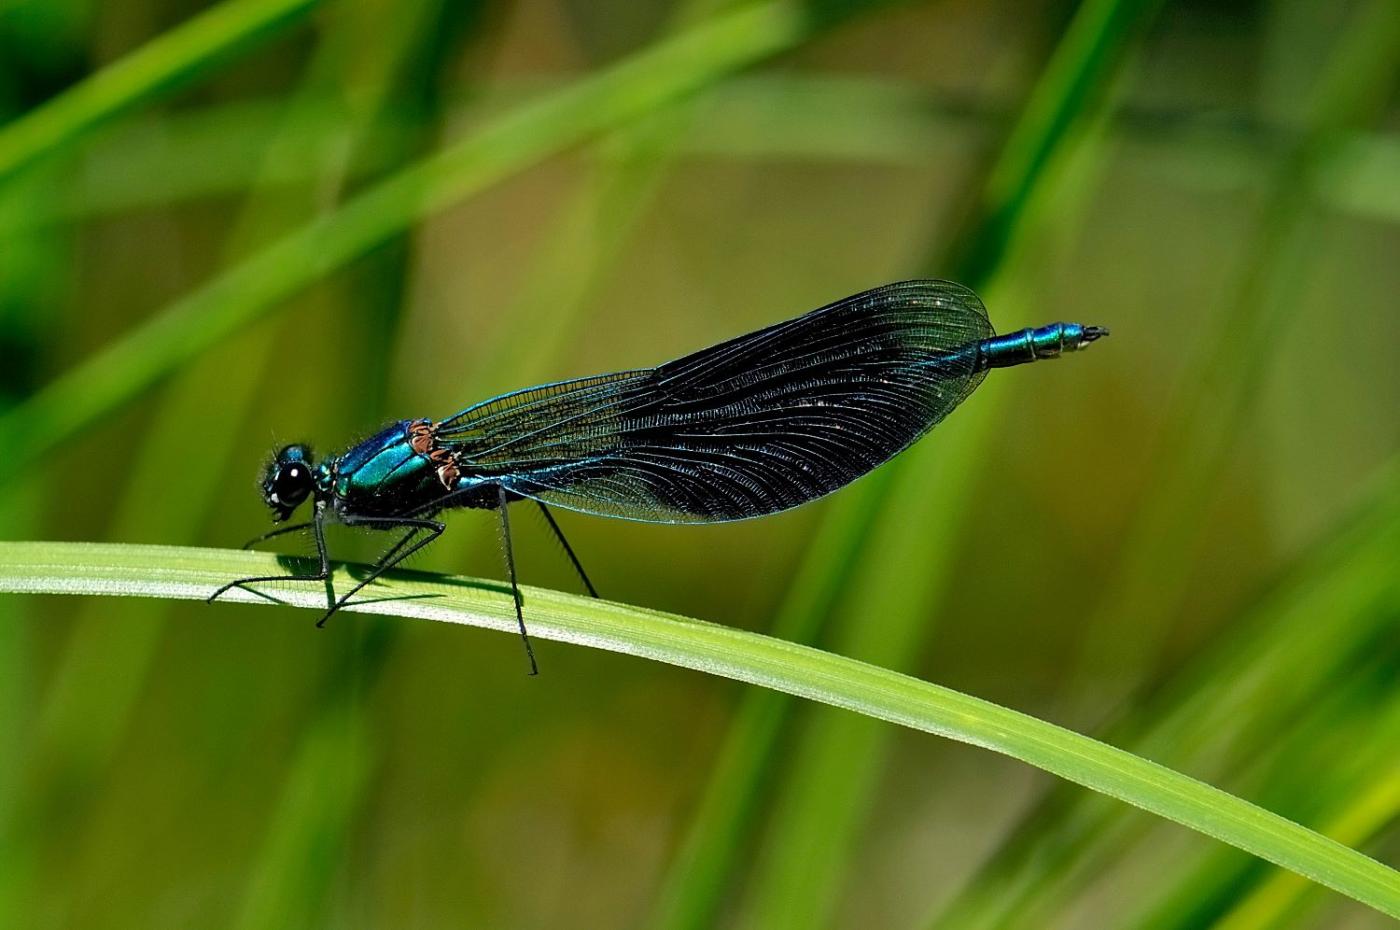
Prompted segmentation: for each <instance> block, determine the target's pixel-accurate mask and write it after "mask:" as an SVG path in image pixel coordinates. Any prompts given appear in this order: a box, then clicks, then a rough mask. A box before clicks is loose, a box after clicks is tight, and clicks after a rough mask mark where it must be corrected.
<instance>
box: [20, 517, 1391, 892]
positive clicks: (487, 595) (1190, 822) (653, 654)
mask: <svg viewBox="0 0 1400 930" xmlns="http://www.w3.org/2000/svg"><path fill="white" fill-rule="evenodd" d="M279 564H280V563H279V561H278V559H277V558H276V557H274V556H271V555H268V554H264V553H257V552H246V551H233V550H223V549H193V548H179V547H170V546H131V545H103V544H93V543H51V542H6V543H0V592H3V593H22V594H43V593H49V594H90V595H104V596H131V597H165V598H176V599H185V600H191V599H202V598H204V597H205V596H207V595H208V593H209V591H210V590H211V589H212V588H213V587H216V586H217V585H218V584H220V583H222V582H223V581H225V580H226V579H227V578H229V577H230V576H236V575H238V574H239V573H247V574H258V573H266V572H269V571H277V570H278V569H279ZM355 570H364V567H363V566H357V567H356V568H355ZM337 574H338V583H339V584H345V583H347V582H349V580H350V577H351V576H350V575H349V574H348V573H347V569H346V567H344V566H342V567H340V568H339V569H338V571H337ZM376 587H378V588H379V589H380V590H378V591H376V592H375V600H374V601H373V602H370V603H362V604H354V605H351V606H349V607H347V608H346V609H347V610H350V611H356V612H369V613H376V614H382V615H387V616H398V617H411V618H418V619H425V620H439V621H443V622H449V623H460V624H464V625H469V626H480V627H483V628H488V629H494V630H499V631H503V632H507V633H511V634H512V635H513V634H514V622H515V620H514V610H513V603H512V601H511V599H510V596H509V595H508V594H507V593H505V592H504V591H503V590H502V589H501V586H500V585H498V584H495V583H489V582H479V581H475V580H473V579H468V578H460V577H455V576H441V575H426V574H418V573H391V574H390V575H387V576H385V578H384V579H383V582H382V583H381V584H378V585H377V586H376ZM233 594H234V596H233V599H235V600H239V601H243V602H246V603H260V604H267V603H272V602H274V600H273V599H275V601H276V602H281V603H285V604H288V605H292V606H298V607H308V608H312V609H317V610H319V609H324V602H325V591H324V589H321V588H319V587H315V588H310V587H305V586H303V587H300V589H298V586H294V585H276V586H269V587H268V588H266V589H265V591H264V593H263V594H255V593H252V592H243V591H236V592H233ZM525 602H526V604H527V605H528V610H529V611H530V617H531V633H532V634H533V635H534V636H535V637H536V638H538V639H540V640H555V641H558V642H566V643H573V644H576V645H582V646H591V647H593V648H597V649H606V650H609V651H613V652H619V653H623V654H626V655H634V656H639V657H642V658H648V659H653V660H656V661H660V662H667V663H669V664H672V665H677V666H680V667H682V668H689V669H693V670H696V671H701V672H705V673H707V674H711V675H719V676H723V677H726V678H732V679H734V680H736V681H742V682H746V683H748V684H754V685H759V686H761V687H765V688H771V689H774V690H778V691H784V692H787V693H788V694H793V695H796V696H799V697H804V698H807V699H809V700H813V701H817V702H820V703H824V704H829V705H831V706H833V707H840V708H844V709H846V710H850V711H854V712H855V713H858V714H863V715H865V716H867V717H872V718H875V719H879V720H885V721H887V722H890V723H897V724H900V725H902V726H906V727H909V728H911V729H916V730H922V731H924V732H926V733H933V734H935V735H939V736H945V737H948V738H949V739H955V740H958V741H960V742H965V743H969V744H971V745H974V746H981V747H982V748H984V749H990V750H992V751H994V752H999V753H1002V754H1004V755H1008V756H1010V757H1012V758H1015V759H1019V760H1021V761H1023V762H1026V763H1029V764H1031V765H1034V766H1036V767H1037V768H1041V769H1044V770H1045V771H1047V772H1051V773H1053V774H1055V775H1058V776H1060V777H1061V778H1065V779H1067V780H1069V781H1072V782H1075V783H1077V784H1080V785H1083V786H1085V787H1087V788H1090V789H1092V790H1094V791H1097V792H1100V793H1102V794H1106V795H1109V796H1111V797H1115V798H1118V799H1119V800H1122V801H1127V802H1128V803H1130V804H1133V805H1135V806H1138V807H1141V808H1142V809H1144V810H1147V811H1150V812H1152V813H1155V814H1158V815H1160V816H1162V817H1165V818H1167V819H1169V820H1173V821H1176V822H1177V823H1180V824H1182V825H1183V826H1187V827H1190V828H1191V829H1193V830H1196V831H1198V832H1200V833H1204V834H1206V835H1207V836H1213V837H1215V838H1216V839H1219V840H1222V841H1223V842H1226V843H1229V844H1231V845H1233V846H1236V847H1238V848H1240V849H1243V850H1245V851H1247V852H1250V853H1253V854H1254V855H1257V856H1260V857H1261V858H1264V859H1267V860H1269V861H1270V862H1273V863H1275V864H1277V865H1281V866H1283V867H1284V868H1286V869H1289V870H1290V871H1294V872H1297V873H1298V874H1300V875H1304V876H1306V877H1308V878H1311V879H1313V880H1314V881H1317V882H1319V883H1321V884H1324V885H1327V886H1328V887H1330V888H1333V889H1334V890H1336V891H1339V892H1341V893H1342V894H1345V895H1347V896H1348V897H1351V898H1354V899H1355V900H1357V901H1360V902H1362V903H1363V904H1367V905H1369V906H1370V907H1373V908H1375V909H1376V910H1378V911H1380V912H1382V913H1384V914H1388V915H1390V916H1392V917H1400V873H1397V872H1396V871H1395V870H1393V869H1390V868H1388V867H1387V866H1385V865H1382V864H1381V863H1379V862H1377V861H1375V860H1374V859H1371V858H1369V857H1367V856H1364V855H1362V854H1361V853H1358V852H1356V851H1355V850H1351V849H1348V848H1347V847H1345V846H1342V845H1341V844H1340V843H1337V842H1335V841H1333V840H1329V839H1327V838H1326V837H1323V836H1321V835H1319V834H1317V833H1314V832H1313V831H1311V830H1308V829H1306V828H1304V827H1301V826H1299V825H1298V824H1296V823H1293V822H1291V821H1288V820H1285V819H1284V818H1282V817H1279V816H1278V815H1276V814H1271V813H1269V812H1268V811H1266V810H1263V809H1262V808H1259V807H1256V806H1254V805H1253V804H1250V803H1248V802H1247V801H1243V800H1241V799H1239V798H1236V797H1234V796H1232V795H1229V794H1227V793H1225V792H1223V791H1221V790H1219V789H1217V788H1212V787H1211V786H1209V785H1206V784H1204V783H1202V782H1198V781H1196V780H1195V779H1192V778H1188V777H1187V776H1185V775H1181V774H1179V773H1177V772H1173V771H1171V770H1170V769H1167V768H1165V767H1163V766H1160V765H1157V764H1156V763H1154V762H1150V761H1148V760H1147V759H1143V758H1140V757H1138V756H1134V755H1132V754H1131V753H1128V752H1125V751H1123V750H1121V749H1115V748H1114V747H1112V746H1109V745H1107V744H1104V743H1100V742H1098V741H1096V740H1093V739H1090V738H1089V737H1087V736H1082V735H1080V734H1078V733H1074V732H1072V731H1069V730H1066V729H1063V728H1062V727H1058V726H1055V725H1054V724H1050V723H1046V722H1045V721H1042V720H1037V719H1036V718H1034V717H1030V716H1028V715H1026V714H1022V713H1020V712H1018V711H1014V710H1010V709H1008V708H1005V707H1000V706H998V705H996V704H993V703H991V702H989V701H984V700H981V699H979V698H975V697H972V696H971V695H967V694H962V693H959V692H957V691H953V690H950V689H948V688H942V687H939V686H938V685H934V684H931V683H929V682H924V681H919V680H917V679H914V678H910V677H909V676H907V675H901V674H899V673H897V672H892V671H889V670H887V669H881V668H876V667H875V666H872V665H867V664H865V663H863V662H857V661H856V660H854V659H847V658H844V657H842V656H837V655H832V654H830V653H826V652H822V651H820V650H817V649H813V648H810V647H807V646H799V645H796V644H794V643H786V642H782V641H781V640H775V639H770V638H769V637H766V636H761V635H759V634H756V633H750V632H748V631H745V630H739V629H733V628H730V627H725V626H720V625H718V624H712V623H704V622H701V621H698V620H691V619H687V618H684V617H677V616H673V615H668V614H663V613H660V612H658V611H649V610H644V609H641V608H636V607H628V606H626V605H622V604H612V603H608V602H605V601H597V600H593V599H591V598H585V597H574V596H570V595H566V594H560V593H558V592H554V591H546V590H542V589H538V588H529V589H526V591H525Z"/></svg>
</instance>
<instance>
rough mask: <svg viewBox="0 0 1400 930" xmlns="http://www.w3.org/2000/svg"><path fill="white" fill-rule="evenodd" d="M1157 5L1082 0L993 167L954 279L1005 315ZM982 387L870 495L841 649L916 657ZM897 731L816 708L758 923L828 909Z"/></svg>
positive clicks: (940, 594) (974, 436) (969, 479)
mask: <svg viewBox="0 0 1400 930" xmlns="http://www.w3.org/2000/svg"><path fill="white" fill-rule="evenodd" d="M1156 8H1157V4H1156V3H1155V2H1143V0H1103V2H1100V0H1093V2H1089V3H1086V4H1084V5H1083V6H1082V7H1081V8H1080V10H1079V12H1078V13H1077V15H1076V17H1075V19H1074V21H1073V23H1072V24H1071V26H1070V29H1069V31H1068V33H1067V34H1066V36H1065V38H1064V39H1063V40H1062V41H1061V43H1060V44H1059V46H1057V48H1056V49H1055V51H1054V53H1053V55H1052V56H1051V60H1050V62H1049V64H1048V65H1047V67H1046V69H1045V71H1044V73H1043V75H1042V76H1041V78H1040V80H1039V81H1038V82H1037V84H1036V86H1035V87H1034V89H1033V90H1032V93H1031V95H1030V97H1029V99H1028V101H1027V103H1026V106H1025V108H1024V112H1023V114H1022V116H1021V118H1020V120H1019V121H1018V123H1017V125H1016V127H1015V128H1014V130H1013V131H1012V133H1011V135H1010V137H1009V139H1008V141H1007V143H1006V145H1005V147H1004V149H1003V151H1002V152H1001V154H1000V156H999V158H998V160H997V162H996V164H995V165H994V166H993V169H992V171H991V173H990V175H989V177H988V180H987V183H986V187H985V189H984V190H983V193H982V200H981V212H980V213H978V214H977V215H976V216H975V217H974V219H973V221H972V223H973V225H972V227H971V228H970V230H969V232H968V234H967V235H966V236H965V237H964V238H965V239H966V240H967V241H970V242H972V243H973V245H972V247H971V249H970V250H969V251H966V252H964V253H962V255H961V256H960V257H959V258H958V259H957V263H956V266H955V267H956V269H957V270H956V271H955V273H954V277H956V278H958V279H959V280H963V281H966V282H967V283H968V284H970V285H972V286H973V287H977V288H979V289H983V290H984V292H985V293H984V296H985V297H986V299H987V301H988V303H989V305H990V306H992V307H993V308H994V311H993V312H994V313H995V314H996V315H997V317H998V318H999V319H1000V320H1001V321H1002V323H1003V325H1006V324H1007V323H1008V322H1009V321H1011V320H1015V319H1016V307H1017V306H1028V305H1029V302H1028V301H1019V300H1017V299H1016V297H1017V296H1018V295H1016V294H1014V293H1013V292H1014V291H1016V290H1017V289H1018V286H1023V284H1024V282H1023V281H1018V280H1017V279H1016V270H1015V268H1014V265H1015V262H1014V261H1012V260H1011V259H1012V258H1013V256H1014V255H1016V254H1018V250H1019V249H1020V248H1021V246H1022V245H1023V244H1024V241H1025V239H1026V237H1027V233H1028V232H1030V231H1032V230H1034V229H1035V228H1036V226H1035V223H1034V221H1033V217H1034V215H1035V214H1036V213H1037V211H1038V210H1039V209H1041V208H1042V207H1043V205H1044V203H1045V201H1046V198H1047V197H1049V196H1050V195H1052V194H1053V193H1054V192H1055V188H1056V186H1057V185H1058V184H1059V183H1060V182H1062V181H1064V180H1065V179H1066V178H1068V177H1069V176H1070V174H1071V173H1072V172H1071V171H1070V168H1071V166H1073V165H1075V163H1076V162H1077V160H1078V158H1079V157H1081V156H1084V153H1085V151H1092V150H1093V149H1094V148H1095V146H1096V143H1097V142H1098V141H1099V136H1098V134H1097V133H1090V132H1088V131H1087V130H1086V127H1087V126H1088V125H1089V123H1090V117H1092V116H1094V115H1095V114H1096V113H1097V112H1098V111H1100V110H1101V106H1100V105H1101V104H1102V103H1103V102H1104V101H1105V100H1106V98H1107V95H1108V92H1107V89H1108V87H1109V85H1110V84H1111V82H1112V79H1113V76H1114V75H1115V74H1116V73H1117V68H1118V66H1119V64H1120V63H1121V62H1122V61H1123V60H1124V58H1125V56H1126V53H1127V49H1128V48H1129V47H1130V46H1131V44H1132V42H1133V40H1134V39H1135V38H1136V37H1137V36H1138V35H1140V34H1141V31H1142V29H1143V28H1144V26H1145V22H1146V20H1147V19H1148V18H1149V17H1150V15H1151V14H1152V13H1153V12H1155V10H1156ZM1067 186H1068V185H1067ZM1081 190H1082V189H1081ZM983 390H984V391H985V392H986V393H985V395H984V396H983V397H982V398H981V399H980V401H979V403H978V404H977V405H976V406H975V407H974V408H972V409H968V410H964V411H960V412H959V414H958V416H957V417H956V418H955V419H954V420H952V421H950V422H949V423H947V424H945V425H943V426H942V428H941V441H940V442H939V443H938V444H937V445H930V446H924V447H919V448H915V449H912V450H910V451H909V452H908V453H907V455H906V456H905V457H902V458H901V460H900V461H899V462H898V463H895V464H894V465H893V466H892V472H893V476H892V477H891V478H890V479H889V482H888V486H889V488H892V489H893V491H892V492H891V493H889V494H888V495H887V496H885V497H883V498H882V500H881V501H879V502H877V503H876V504H875V505H874V506H875V507H876V508H877V510H878V512H879V517H878V519H877V520H876V521H875V524H874V528H873V533H874V541H872V542H870V543H868V544H867V545H866V546H865V547H864V549H865V552H866V557H865V558H863V559H860V560H858V561H857V566H858V567H857V568H856V569H855V570H854V571H852V572H851V575H850V581H849V583H848V584H847V585H846V590H845V591H843V592H842V596H841V599H840V604H839V605H838V607H837V613H838V616H837V618H836V619H835V620H833V626H839V629H840V632H839V633H838V634H836V635H837V636H838V637H839V639H838V640H837V642H838V643H839V645H838V646H837V648H838V649H839V651H841V652H843V653H845V654H848V655H854V656H857V657H860V658H862V659H866V660H868V661H873V662H875V663H876V664H879V665H882V666H887V667H892V668H907V667H909V666H910V665H911V664H912V663H913V661H914V658H915V657H916V656H917V655H918V654H919V652H920V650H921V649H922V648H923V646H924V644H925V643H926V642H927V641H928V637H929V635H930V629H931V622H930V620H931V618H932V617H933V616H935V614H936V611H937V607H938V605H939V603H940V602H941V601H942V599H943V598H944V596H945V595H946V593H947V586H948V584H949V582H950V580H951V578H952V569H953V564H954V562H953V559H954V554H955V553H956V552H957V551H958V546H957V545H956V542H955V540H956V538H957V536H958V534H959V533H960V532H961V530H962V528H963V526H964V525H965V523H964V520H963V517H964V516H965V514H964V513H963V509H962V508H960V507H958V506H953V505H950V503H949V502H959V501H966V500H970V499H972V497H973V494H972V485H973V483H974V482H975V481H976V480H977V477H978V475H979V474H980V473H979V470H978V463H979V462H980V461H981V460H982V451H981V450H982V449H983V448H984V447H985V445H986V443H987V441H989V439H990V438H991V437H992V436H993V435H994V434H995V433H994V430H993V429H992V427H993V425H994V424H995V422H996V420H997V411H998V410H999V409H1001V408H1000V406H999V403H1002V402H1005V401H1004V399H1005V398H1007V397H1009V395H1008V394H1007V393H1005V392H1004V391H1003V388H1002V386H1001V385H999V384H995V383H994V384H992V385H989V386H988V387H986V388H984V389H983ZM998 399H1003V400H1000V401H999V400H998ZM928 487H937V488H939V489H940V493H939V495H937V497H936V498H933V497H930V496H929V495H928V494H927V493H925V491H926V489H927V488H928ZM894 553H898V554H899V555H898V557H893V558H892V557H891V554H894ZM799 596H800V595H799ZM867 610H872V611H873V613H874V615H876V616H879V617H880V622H879V623H878V624H875V623H870V622H869V621H868V617H867V615H866V611H867ZM887 737H888V734H887V731H884V730H881V729H879V728H876V727H873V726H870V725H869V723H868V722H867V721H862V720H858V719H853V718H850V717H846V716H841V715H833V714H826V713H821V712H818V713H817V714H816V715H815V717H814V720H813V723H812V727H811V729H810V730H809V731H808V732H807V733H805V734H804V738H803V739H802V740H801V742H800V743H799V745H798V747H797V749H796V750H795V752H794V754H793V762H792V764H791V767H790V773H791V774H790V776H789V778H788V780H787V783H786V784H785V785H784V788H783V791H784V794H783V796H782V797H781V798H780V800H779V803H778V805H777V809H776V812H775V814H774V818H773V819H774V823H773V827H772V829H771V830H770V835H769V836H768V837H767V838H766V840H765V857H764V859H763V860H762V863H761V867H760V870H759V874H758V877H757V878H756V880H755V882H754V894H753V903H752V906H751V914H750V915H749V917H750V918H751V923H752V925H754V926H759V927H764V928H769V927H779V926H787V927H810V926H814V925H817V924H818V923H819V922H820V921H821V920H822V919H823V916H824V915H828V914H830V913H831V911H832V905H833V903H834V902H835V901H836V900H838V899H839V896H840V893H841V890H842V889H841V887H840V876H841V875H843V874H844V873H845V871H846V870H845V868H844V866H845V863H846V860H847V858H848V857H849V855H850V851H851V849H852V848H853V846H854V843H855V839H856V837H857V836H858V830H859V827H860V824H861V823H862V820H863V818H864V816H865V813H866V812H867V811H868V809H869V807H870V804H871V801H872V799H873V797H874V795H875V790H876V785H877V781H878V778H879V776H880V774H881V773H882V771H883V770H884V759H885V756H886V752H887V747H888V738H887Z"/></svg>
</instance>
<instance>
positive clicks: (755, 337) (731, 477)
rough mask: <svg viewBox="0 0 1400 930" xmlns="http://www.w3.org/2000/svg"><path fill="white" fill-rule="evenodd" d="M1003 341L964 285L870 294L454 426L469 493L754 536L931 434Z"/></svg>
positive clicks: (535, 392) (513, 402)
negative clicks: (981, 355) (991, 345)
mask: <svg viewBox="0 0 1400 930" xmlns="http://www.w3.org/2000/svg"><path fill="white" fill-rule="evenodd" d="M991 335H993V333H992V327H991V324H990V323H988V321H987V311H986V309H985V308H984V307H983V306H982V302H981V301H980V300H978V298H977V295H976V294H974V293H972V292H971V291H970V290H968V289H967V288H965V287H962V286H961V285H958V284H953V283H952V282H948V281H909V282H904V283H901V284H891V285H888V286H886V287H881V288H877V289H875V290H872V291H866V292H865V293H863V294H857V295H856V296H854V297H848V298H847V299H845V300H842V301H839V302H837V303H834V304H831V305H830V306H826V307H823V308H821V309H820V310H814V311H812V312H811V313H808V314H806V315H805V316H801V317H798V318H797V319H794V320H789V321H787V322H784V323H777V324H774V325H773V326H769V327H767V328H766V329H761V330H759V331H757V332H754V333H750V334H749V335H746V336H740V337H738V338H737V339H731V340H729V341H728V342H723V343H720V344H719V345H717V346H714V347H712V348H709V349H704V350H702V351H700V352H696V353H695V354H693V355H687V356H686V357H684V358H680V359H676V360H675V361H673V362H667V363H666V364H664V365H661V366H660V367H657V368H650V369H643V370H638V371H624V372H618V373H616V374H609V375H599V376H597V377H593V378H580V379H578V380H575V381H564V382H561V383H558V384H549V385H543V386H541V387H535V388H529V389H526V390H523V391H519V392H516V393H514V394H506V395H503V396H501V397H497V398H495V399H493V400H489V401H486V402H484V403H481V404H478V405H476V406H474V407H471V408H469V409H467V410H464V411H463V412H461V413H459V414H457V415H456V416H454V417H452V418H451V419H448V420H445V421H443V422H442V423H440V424H439V425H438V429H437V438H438V442H439V443H440V444H442V445H444V446H446V447H447V448H450V449H452V450H453V452H454V453H455V454H456V455H457V458H458V462H459V466H460V468H461V470H462V473H463V475H465V476H469V477H468V478H466V479H464V480H467V481H473V480H478V481H479V480H481V479H483V478H485V479H489V480H493V481H499V482H500V483H502V484H503V485H504V486H505V487H506V489H507V490H509V491H511V492H513V493H515V494H519V495H521V496H524V497H531V498H536V499H538V500H541V501H545V502H546V503H550V504H557V505H559V506H560V507H565V508H569V509H571V510H578V511H582V512H584V513H593V514H600V515H603V516H609V517H621V518H624V519H629V520H640V521H646V522H656V523H698V522H716V521H722V520H741V519H744V518H746V517H757V516H761V515H763V514H768V513H774V512H776V511H779V510H786V509H787V508H789V507H796V506H797V505H798V504H803V503H806V502H807V501H810V500H813V499H815V498H818V497H821V496H822V495H824V494H829V493H831V492H832V491H835V490H836V489H838V488H840V487H842V486H843V485H846V484H848V483H850V482H851V481H853V480H855V479H856V478H858V477H860V476H861V475H863V474H865V473H866V472H868V471H870V470H871V469H872V468H874V467H875V466H877V465H879V464H881V463H882V462H885V461H887V460H888V459H890V458H891V457H892V456H894V455H895V454H896V453H898V452H900V451H901V450H902V449H904V448H906V447H907V446H909V445H910V444H911V443H913V442H914V441H915V440H916V439H918V438H919V437H920V436H922V435H923V434H924V433H926V432H928V431H929V430H930V429H931V428H933V426H934V425H935V424H936V423H938V422H939V421H940V420H941V419H943V417H944V416H946V415H947V414H948V412H949V411H951V410H952V409H953V408H954V407H956V406H957V405H958V404H959V403H960V402H961V401H962V400H963V398H965V397H966V396H967V395H968V394H970V393H971V392H972V390H973V388H975V387H976V386H977V385H978V384H979V383H980V382H981V379H982V376H983V372H982V370H981V369H980V367H979V365H978V364H977V344H978V342H980V341H981V340H982V339H985V338H987V337H988V336H991Z"/></svg>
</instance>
